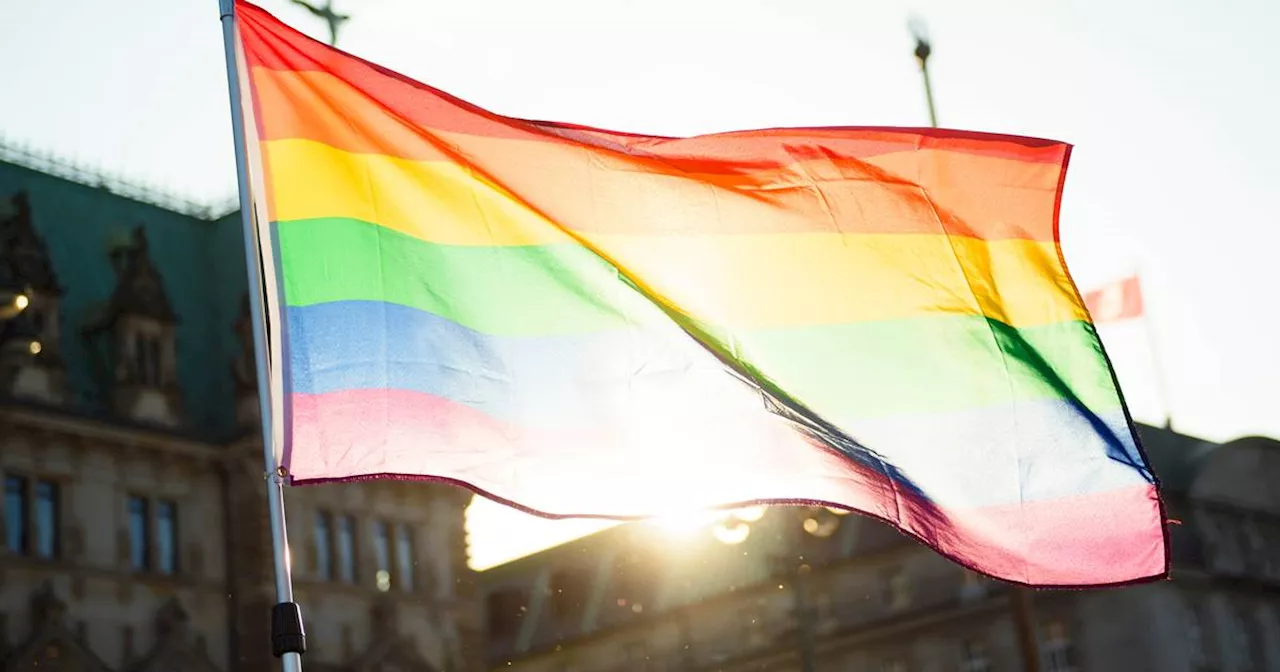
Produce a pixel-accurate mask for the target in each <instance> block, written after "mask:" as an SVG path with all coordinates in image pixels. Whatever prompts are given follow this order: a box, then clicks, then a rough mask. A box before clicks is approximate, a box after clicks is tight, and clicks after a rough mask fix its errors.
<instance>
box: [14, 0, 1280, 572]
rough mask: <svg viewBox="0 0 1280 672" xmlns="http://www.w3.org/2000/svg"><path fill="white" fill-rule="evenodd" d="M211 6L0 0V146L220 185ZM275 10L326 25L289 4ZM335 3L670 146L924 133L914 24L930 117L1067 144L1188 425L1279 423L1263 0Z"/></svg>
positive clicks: (307, 25)
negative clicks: (930, 95) (665, 137)
mask: <svg viewBox="0 0 1280 672" xmlns="http://www.w3.org/2000/svg"><path fill="white" fill-rule="evenodd" d="M217 4H218V3H217V0H183V1H181V2H174V1H173V0H127V1H116V2H102V1H101V0H57V1H53V0H46V1H43V2H30V1H24V0H0V73H2V75H3V76H2V77H0V101H2V104H0V135H3V136H5V137H7V138H8V140H7V141H8V142H13V141H14V139H15V138H16V139H18V140H21V141H23V142H26V143H29V144H31V145H33V146H35V147H37V148H40V149H41V150H44V151H50V152H54V153H57V154H61V155H66V156H71V157H75V158H77V159H79V160H81V161H84V162H87V163H90V164H94V165H97V166H99V167H100V168H102V169H104V170H106V171H108V172H110V173H114V174H119V175H124V176H128V177H131V178H133V179H136V180H139V181H145V182H151V183H154V184H157V185H161V186H164V187H167V188H170V189H173V190H176V191H179V192H181V193H184V194H187V195H190V196H193V197H196V198H201V199H205V198H209V199H212V198H222V197H227V196H230V195H231V194H232V190H233V188H234V184H235V179H234V166H233V163H232V153H231V144H230V124H229V123H228V109H227V102H226V80H225V72H224V65H223V61H222V58H223V57H222V47H221V33H220V30H219V26H218V18H217V15H218V11H217V9H218V7H217ZM261 4H262V5H263V6H264V7H266V8H267V9H268V10H270V11H272V12H274V13H275V14H276V15H277V16H279V17H280V18H282V19H284V20H285V21H287V22H289V23H291V24H292V25H294V26H296V27H299V28H301V29H303V30H305V31H306V32H308V33H310V34H312V35H314V36H317V37H321V38H323V37H324V36H325V29H324V26H323V25H322V24H321V23H320V22H319V21H317V20H315V19H313V18H312V17H311V16H310V15H309V14H308V13H307V12H306V11H305V10H303V9H301V8H298V7H296V6H293V5H292V4H290V3H289V2H288V0H261ZM335 4H336V7H337V9H338V10H339V11H342V12H346V13H350V14H353V15H354V18H353V20H351V21H350V22H348V23H347V24H346V26H345V27H344V29H343V33H342V34H341V46H342V47H343V48H345V49H347V50H348V51H351V52H353V53H356V54H358V55H360V56H362V57H365V58H368V59H370V60H373V61H375V62H379V63H381V64H383V65H386V66H388V67H391V68H393V69H396V70H399V71H401V72H403V73H405V74H407V75H409V76H412V77H414V78H417V79H420V80H423V81H426V82H428V83H430V84H432V85H434V86H437V87H440V88H443V89H445V90H447V91H449V92H451V93H453V94H455V95H458V96H461V97H463V98H466V99H468V100H470V101H472V102H474V103H477V104H479V105H482V106H485V107H487V108H489V109H492V110H494V111H495V112H499V113H502V114H508V115H513V116H522V117H531V118H540V119H555V120H560V121H570V122H576V123H583V124H591V125H597V126H604V127H608V128H614V129H618V130H627V131H635V132H651V133H659V134H672V135H676V134H679V135H685V134H695V133H701V132H710V131H721V130H730V129H736V128H747V127H760V126H794V125H823V124H829V125H835V124H839V125H903V126H919V125H926V124H927V123H928V117H927V113H926V108H925V104H924V96H923V93H922V89H921V84H920V77H919V72H918V70H917V68H916V64H915V60H914V59H913V57H912V55H911V51H912V49H913V43H912V41H911V38H910V35H909V34H908V32H907V30H906V21H907V18H908V17H909V16H910V15H911V14H912V13H915V14H918V15H920V16H921V17H923V18H924V19H925V20H926V21H927V23H928V26H929V31H930V34H931V37H932V38H933V42H934V56H933V59H932V61H931V65H930V69H931V74H932V77H933V83H934V92H935V97H936V100H937V105H938V114H939V120H940V122H941V124H942V125H943V126H948V127H955V128H965V129H973V130H984V131H995V132H1004V133H1016V134H1026V135H1034V136H1040V137H1048V138H1053V139H1058V140H1065V141H1067V142H1071V143H1073V144H1074V145H1075V146H1076V148H1075V153H1074V154H1073V157H1072V164H1071V169H1070V171H1069V174H1068V177H1067V187H1066V195H1065V202H1064V206H1063V216H1062V234H1063V239H1064V246H1065V248H1066V255H1067V260H1068V263H1069V264H1070V265H1071V267H1072V270H1073V273H1074V275H1075V278H1076V280H1077V283H1078V284H1080V285H1081V286H1082V288H1088V287H1089V286H1092V285H1095V284H1098V283H1101V282H1104V281H1106V280H1109V279H1111V278H1113V277H1116V276H1118V275H1120V274H1123V273H1126V272H1129V271H1130V270H1132V269H1135V268H1141V269H1142V270H1143V272H1144V282H1145V289H1146V299H1147V302H1148V305H1149V306H1150V307H1151V309H1152V312H1151V315H1150V318H1149V326H1150V327H1151V328H1152V329H1153V332H1152V333H1153V334H1154V335H1155V336H1156V338H1157V342H1158V343H1159V346H1160V355H1161V357H1162V358H1163V362H1162V363H1163V366H1164V376H1165V378H1166V379H1167V380H1168V389H1169V396H1170V398H1171V400H1172V405H1173V409H1174V417H1175V423H1176V427H1177V428H1179V429H1181V430H1183V431H1187V432H1190V433H1196V434H1200V435H1203V436H1206V437H1209V438H1217V439H1223V438H1229V437H1233V436H1238V435H1241V434H1248V433H1265V434H1270V435H1273V436H1280V403H1278V402H1280V347H1278V346H1280V318H1277V316H1276V315H1277V310H1278V309H1280V298H1278V297H1277V289H1280V261H1278V260H1277V253H1278V252H1280V208H1278V207H1277V205H1276V196H1277V194H1280V190H1278V189H1277V183H1280V168H1278V167H1277V160H1280V159H1278V157H1280V135H1278V134H1277V132H1276V130H1275V123H1276V122H1275V119H1276V116H1275V115H1276V110H1277V109H1280V93H1277V90H1278V89H1280V51H1277V48H1276V47H1275V43H1274V39H1275V37H1276V34H1277V33H1278V32H1280V3H1277V2H1275V0H1214V1H1213V2H1204V1H1203V0H1201V1H1193V0H1164V1H1161V2H1156V1H1154V0H1151V1H1141V0H1071V1H1067V0H1059V1H1057V2H1051V1H1048V0H975V1H972V2H964V1H961V0H914V1H913V2H907V1H905V0H874V1H873V0H840V1H837V0H785V1H784V0H771V1H767V0H646V2H643V3H638V2H621V1H620V0H590V1H587V0H541V1H533V0H465V1H463V2H445V1H441V0H335ZM1140 326H1141V325H1130V326H1127V327H1121V328H1119V329H1112V330H1109V331H1106V332H1104V334H1103V336H1104V339H1106V342H1107V345H1108V347H1109V349H1110V350H1111V354H1112V357H1113V359H1114V360H1115V361H1116V366H1117V369H1119V371H1120V374H1121V382H1122V384H1123V385H1124V388H1125V392H1126V395H1127V396H1128V398H1129V401H1130V404H1131V406H1132V408H1133V411H1134V415H1135V417H1136V418H1137V419H1139V420H1147V421H1158V420H1159V418H1160V412H1161V411H1160V409H1161V407H1160V404H1159V395H1157V394H1156V391H1155V387H1154V385H1153V384H1152V379H1153V376H1152V370H1151V359H1150V357H1149V352H1148V351H1147V350H1146V345H1145V344H1146V339H1145V338H1144V335H1143V332H1142V330H1141V329H1140V328H1135V327H1140ZM484 515H485V516H488V517H490V518H492V517H493V516H494V515H496V514H494V512H493V510H489V511H487V513H485V514H484ZM479 517H480V516H478V518H479ZM492 519H494V520H497V519H496V518H492ZM521 525H527V524H526V523H524V522H522V523H521ZM501 527H502V526H501V525H500V524H498V523H492V524H489V525H477V527H476V529H475V530H474V533H473V537H472V541H473V542H474V544H475V548H474V549H473V552H474V553H476V554H478V555H480V556H482V557H483V558H485V559H480V558H478V560H480V562H482V563H485V562H491V561H492V560H494V559H496V558H497V555H495V554H501V553H504V552H505V551H502V550H501V548H500V546H501V545H500V544H499V543H498V541H499V539H500V537H502V536H503V535H504V534H505V533H504V532H503V531H502V529H501ZM544 527H549V529H551V530H562V531H563V530H567V529H569V528H573V527H575V526H573V525H572V524H558V523H557V524H549V525H548V526H544Z"/></svg>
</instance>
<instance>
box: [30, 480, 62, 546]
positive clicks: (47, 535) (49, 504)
mask: <svg viewBox="0 0 1280 672" xmlns="http://www.w3.org/2000/svg"><path fill="white" fill-rule="evenodd" d="M58 489H59V488H58V484H57V483H54V482H53V481H37V482H36V555H38V556H39V557H42V558H56V557H58V555H59V554H60V553H61V551H62V549H61V548H60V547H61V545H62V539H61V536H62V535H60V534H59V528H60V527H61V526H60V522H61V521H60V518H61V517H62V516H61V511H60V508H61V507H59V498H58Z"/></svg>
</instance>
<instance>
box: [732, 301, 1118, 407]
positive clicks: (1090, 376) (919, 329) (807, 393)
mask: <svg viewBox="0 0 1280 672" xmlns="http://www.w3.org/2000/svg"><path fill="white" fill-rule="evenodd" d="M709 333H711V334H712V335H713V338H715V339H716V340H718V341H720V342H721V343H727V344H732V347H726V348H725V350H726V351H733V350H736V351H737V353H738V357H739V359H741V360H744V361H746V362H748V363H749V368H750V369H751V372H752V373H758V374H760V375H763V376H767V377H768V378H769V379H771V380H772V381H773V382H774V383H776V385H777V387H778V388H779V389H781V390H785V391H786V394H787V395H788V396H789V397H791V398H792V399H795V400H797V401H799V402H800V403H802V404H804V405H805V406H807V407H809V408H810V410H812V411H814V412H816V413H818V414H819V415H823V416H824V417H828V418H830V419H832V420H833V421H840V420H848V419H852V418H850V417H849V415H850V411H852V412H853V417H859V416H878V415H886V414H893V413H909V412H926V411H945V410H951V409H961V408H976V407H989V406H995V405H999V404H1004V403H1008V402H1010V401H1017V400H1028V401H1030V400H1036V399H1068V400H1070V399H1074V400H1077V401H1079V402H1080V403H1082V404H1083V405H1085V406H1087V407H1088V408H1089V409H1091V410H1093V411H1094V412H1104V411H1108V410H1112V409H1116V408H1119V407H1120V395H1119V393H1118V392H1117V390H1116V387H1115V383H1114V381H1113V379H1112V377H1111V369H1110V367H1109V365H1108V364H1107V361H1106V359H1105V358H1104V357H1103V355H1102V348H1101V345H1100V344H1099V340H1098V336H1097V333H1096V332H1095V331H1094V328H1093V326H1092V325H1090V324H1089V323H1087V322H1064V323H1059V324H1052V325H1045V326H1039V327H1030V328H1023V329H1015V328H1013V327H1010V326H1009V325H1006V324H1004V323H1002V322H998V321H995V320H991V319H989V318H982V317H969V316H954V317H936V318H934V317H929V318H914V319H909V320H894V321H886V322H867V323H859V324H844V325H828V326H818V327H808V328H800V329H787V330H774V331H755V332H749V333H745V334H738V335H736V337H731V336H727V335H721V334H718V333H717V331H716V330H715V329H714V328H712V329H710V330H709ZM1006 371H1007V372H1008V373H1007V375H1006ZM851 378H853V380H850V379H851ZM842 416H843V417H842Z"/></svg>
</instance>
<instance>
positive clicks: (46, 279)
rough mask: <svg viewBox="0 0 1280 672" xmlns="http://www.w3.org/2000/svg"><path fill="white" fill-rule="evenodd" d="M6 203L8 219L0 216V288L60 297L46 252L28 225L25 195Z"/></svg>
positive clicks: (28, 213)
mask: <svg viewBox="0 0 1280 672" xmlns="http://www.w3.org/2000/svg"><path fill="white" fill-rule="evenodd" d="M9 204H10V207H9V214H8V216H5V217H0V289H9V288H12V289H16V290H22V291H28V290H35V291H38V292H43V293H45V294H48V295H53V296H61V295H62V288H61V287H59V286H58V278H57V275H56V274H55V273H54V272H53V264H52V263H51V262H50V261H49V250H48V248H47V247H46V246H45V243H44V239H43V238H41V237H40V235H39V234H37V233H36V230H35V226H34V225H33V224H32V222H31V203H30V200H29V199H28V196H27V192H25V191H20V192H18V193H16V194H14V195H13V196H12V197H11V198H10V199H9Z"/></svg>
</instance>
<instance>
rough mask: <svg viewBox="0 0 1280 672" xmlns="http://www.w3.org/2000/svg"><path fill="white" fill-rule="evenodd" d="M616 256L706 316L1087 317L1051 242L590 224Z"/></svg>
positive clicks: (804, 320)
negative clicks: (616, 231) (703, 232)
mask: <svg viewBox="0 0 1280 672" xmlns="http://www.w3.org/2000/svg"><path fill="white" fill-rule="evenodd" d="M590 242H591V244H592V245H593V246H595V247H596V248H597V249H598V250H600V251H602V252H603V253H604V254H605V255H606V256H608V257H609V258H610V259H611V260H612V261H613V262H614V263H615V265H617V266H619V267H620V268H623V269H627V270H629V271H631V272H632V273H631V275H632V276H633V277H636V278H638V279H640V280H643V281H644V282H646V283H647V289H650V290H651V291H652V292H653V293H654V294H657V295H659V296H662V297H666V299H667V303H668V305H670V306H671V307H673V308H676V309H677V310H679V311H680V312H682V313H685V314H688V315H693V316H695V317H697V318H699V319H700V320H703V321H706V322H710V323H713V324H721V325H726V326H731V327H743V328H769V327H791V326H802V325H814V324H843V323H847V322H859V321H868V320H890V319H900V318H909V317H921V316H926V315H939V314H954V315H985V316H987V317H991V318H994V319H997V320H1000V321H1001V322H1004V323H1006V324H1009V325H1011V326H1014V327H1030V326H1036V325H1042V324H1052V323H1057V322H1063V321H1068V320H1087V319H1088V316H1087V314H1086V313H1085V311H1084V309H1083V308H1082V307H1081V306H1080V304H1079V303H1078V302H1077V301H1076V299H1075V293H1074V291H1073V289H1072V285H1071V282H1070V281H1069V280H1068V278H1067V275H1066V273H1064V272H1063V269H1062V265H1061V263H1060V261H1059V258H1058V254H1057V250H1056V248H1055V247H1054V245H1053V244H1052V243H1040V242H1033V241H1022V240H1010V241H998V242H984V241H981V240H975V239H972V238H947V237H946V236H939V235H929V234H916V235H896V234H844V235H841V234H825V233H815V234H790V235H786V234H775V235H738V236H683V237H678V238H677V237H640V236H614V235H609V236H593V237H592V239H591V241H590Z"/></svg>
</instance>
